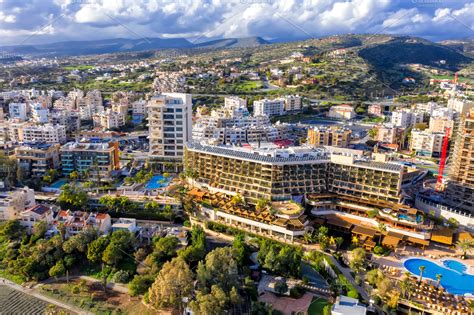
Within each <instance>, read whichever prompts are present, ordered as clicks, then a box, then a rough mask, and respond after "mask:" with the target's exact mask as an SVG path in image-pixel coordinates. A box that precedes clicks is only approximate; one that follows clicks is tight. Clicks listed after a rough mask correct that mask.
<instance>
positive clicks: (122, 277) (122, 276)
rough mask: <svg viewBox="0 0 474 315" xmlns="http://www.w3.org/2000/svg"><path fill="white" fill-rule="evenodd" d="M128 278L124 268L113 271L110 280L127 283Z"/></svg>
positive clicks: (128, 275)
mask: <svg viewBox="0 0 474 315" xmlns="http://www.w3.org/2000/svg"><path fill="white" fill-rule="evenodd" d="M129 279H130V273H129V272H128V271H125V270H119V271H117V272H116V273H114V275H113V277H112V281H113V282H118V283H127V282H128V280H129Z"/></svg>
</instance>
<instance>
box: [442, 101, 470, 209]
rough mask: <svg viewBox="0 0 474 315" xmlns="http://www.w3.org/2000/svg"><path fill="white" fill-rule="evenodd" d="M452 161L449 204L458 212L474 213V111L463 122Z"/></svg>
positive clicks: (448, 191) (448, 194) (447, 195)
mask: <svg viewBox="0 0 474 315" xmlns="http://www.w3.org/2000/svg"><path fill="white" fill-rule="evenodd" d="M451 159H452V160H451V169H450V172H449V182H448V186H447V190H446V198H447V202H448V204H449V205H450V206H451V207H454V209H456V210H462V211H466V212H470V213H474V109H471V110H470V112H469V114H467V115H466V116H465V117H464V118H463V119H462V121H461V127H460V130H459V132H458V134H457V136H456V138H455V144H454V150H453V155H452V157H451Z"/></svg>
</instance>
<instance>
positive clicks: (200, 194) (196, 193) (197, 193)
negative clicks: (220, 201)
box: [188, 188, 205, 199]
mask: <svg viewBox="0 0 474 315" xmlns="http://www.w3.org/2000/svg"><path fill="white" fill-rule="evenodd" d="M204 194H205V192H204V191H199V190H197V189H196V188H194V189H192V190H191V191H190V192H188V195H191V196H195V197H197V198H199V199H202V197H203V196H204Z"/></svg>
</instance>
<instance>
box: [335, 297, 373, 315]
mask: <svg viewBox="0 0 474 315" xmlns="http://www.w3.org/2000/svg"><path fill="white" fill-rule="evenodd" d="M331 314H333V315H365V314H367V307H366V306H365V305H362V304H360V303H359V300H358V299H354V298H351V297H348V296H345V295H340V296H338V297H337V299H336V303H334V305H333V306H332V309H331Z"/></svg>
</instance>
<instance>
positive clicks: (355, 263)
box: [349, 247, 365, 272]
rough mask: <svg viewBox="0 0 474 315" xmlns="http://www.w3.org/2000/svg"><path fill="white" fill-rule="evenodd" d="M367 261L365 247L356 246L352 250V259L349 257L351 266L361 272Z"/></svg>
mask: <svg viewBox="0 0 474 315" xmlns="http://www.w3.org/2000/svg"><path fill="white" fill-rule="evenodd" d="M364 262H365V250H364V249H363V248H360V247H359V248H356V249H354V250H352V252H351V255H350V259H349V266H350V267H351V269H353V270H354V271H355V272H360V271H361V270H362V268H363V267H364Z"/></svg>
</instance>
